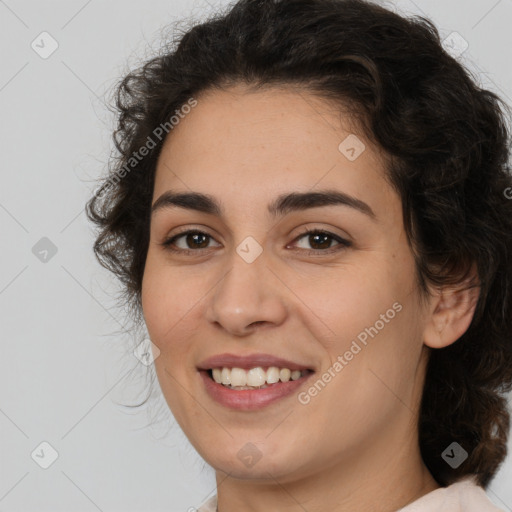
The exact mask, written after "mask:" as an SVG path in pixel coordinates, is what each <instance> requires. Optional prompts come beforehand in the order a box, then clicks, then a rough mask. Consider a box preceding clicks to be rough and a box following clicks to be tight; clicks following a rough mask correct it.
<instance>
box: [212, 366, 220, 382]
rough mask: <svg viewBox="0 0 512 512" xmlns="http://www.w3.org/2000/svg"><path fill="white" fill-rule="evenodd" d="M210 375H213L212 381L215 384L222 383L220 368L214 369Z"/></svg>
mask: <svg viewBox="0 0 512 512" xmlns="http://www.w3.org/2000/svg"><path fill="white" fill-rule="evenodd" d="M212 374H213V380H214V381H215V382H216V383H217V384H221V383H222V370H221V369H220V368H214V369H213V372H212Z"/></svg>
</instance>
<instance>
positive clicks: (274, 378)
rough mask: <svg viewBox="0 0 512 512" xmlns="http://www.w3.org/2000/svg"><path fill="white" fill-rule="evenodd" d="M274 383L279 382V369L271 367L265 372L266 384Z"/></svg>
mask: <svg viewBox="0 0 512 512" xmlns="http://www.w3.org/2000/svg"><path fill="white" fill-rule="evenodd" d="M276 382H279V368H277V367H276V366H271V367H270V368H269V369H268V370H267V383H268V384H275V383H276Z"/></svg>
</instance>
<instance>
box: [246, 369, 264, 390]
mask: <svg viewBox="0 0 512 512" xmlns="http://www.w3.org/2000/svg"><path fill="white" fill-rule="evenodd" d="M266 378H267V372H266V371H265V370H264V369H263V368H261V367H259V366H258V368H251V369H250V370H249V371H248V372H247V385H248V386H254V387H259V386H263V384H265V380H266Z"/></svg>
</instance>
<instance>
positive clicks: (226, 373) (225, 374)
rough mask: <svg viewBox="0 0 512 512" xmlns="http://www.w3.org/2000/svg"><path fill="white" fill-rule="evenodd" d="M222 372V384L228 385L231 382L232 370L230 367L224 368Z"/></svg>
mask: <svg viewBox="0 0 512 512" xmlns="http://www.w3.org/2000/svg"><path fill="white" fill-rule="evenodd" d="M220 374H221V379H222V384H224V385H225V386H227V385H228V384H231V371H230V370H229V368H222V371H221V373H220Z"/></svg>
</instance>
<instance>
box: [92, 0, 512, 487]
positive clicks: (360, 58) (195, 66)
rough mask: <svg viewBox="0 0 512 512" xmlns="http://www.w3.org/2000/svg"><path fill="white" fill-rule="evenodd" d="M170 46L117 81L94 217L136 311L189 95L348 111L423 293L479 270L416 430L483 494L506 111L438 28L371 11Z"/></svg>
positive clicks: (287, 13) (506, 382) (429, 452)
mask: <svg viewBox="0 0 512 512" xmlns="http://www.w3.org/2000/svg"><path fill="white" fill-rule="evenodd" d="M170 41H171V42H169V43H168V44H165V45H164V46H163V48H162V50H161V52H160V53H159V54H158V55H157V56H156V57H154V58H152V59H151V60H149V61H147V62H146V63H145V64H143V65H142V66H141V67H140V68H139V69H137V70H135V71H132V72H130V73H129V74H128V75H127V76H126V77H125V78H124V79H122V81H121V82H120V83H119V84H118V85H117V87H116V89H115V104H116V107H115V111H116V112H117V113H118V126H117V129H116V131H115V133H114V141H115V147H116V150H117V152H118V154H116V156H115V157H112V159H111V161H110V167H109V174H108V176H107V177H105V178H104V179H103V181H102V184H101V186H100V188H99V189H98V190H97V192H96V193H95V194H94V196H93V197H92V198H91V199H90V200H89V201H88V203H87V207H86V212H87V215H88V217H89V219H90V220H91V221H92V222H93V223H94V224H95V225H96V228H97V230H98V231H97V239H96V242H95V245H94V251H95V253H96V256H97V257H98V259H99V261H100V262H101V264H102V265H103V266H104V267H106V268H108V269H109V270H111V271H112V272H114V273H115V274H116V275H117V276H118V278H119V279H120V280H121V283H122V285H123V286H122V289H123V290H124V291H123V298H124V299H126V304H130V305H131V306H132V307H133V308H134V310H135V311H139V312H140V310H141V283H142V277H143V274H144V265H145V260H146V254H147V249H148V243H149V225H150V208H151V200H152V193H153V186H154V176H155V168H156V162H157V158H158V156H159V153H160V150H161V148H162V145H163V141H164V140H165V136H164V137H162V136H161V135H160V136H159V137H158V136H155V134H157V133H160V132H162V129H160V132H158V131H155V128H157V127H162V126H165V127H166V129H165V131H166V133H167V132H170V131H171V129H172V126H170V123H169V118H170V117H171V116H172V115H173V113H175V112H176V113H179V112H180V109H181V108H182V107H183V105H185V104H186V103H187V102H190V99H191V98H194V97H195V98H198V97H199V96H200V94H201V93H202V92H207V91H208V90H212V89H215V88H219V89H224V88H226V87H229V86H231V85H237V84H245V85H246V86H247V87H252V88H262V87H266V86H282V87H295V88H297V90H299V91H306V92H309V93H313V94H316V95H317V96H319V97H321V98H324V99H325V100H328V101H331V102H332V103H333V105H338V107H339V109H340V112H341V111H342V110H343V111H344V112H346V111H347V109H349V110H350V112H351V113H353V115H354V116H356V119H357V120H358V121H359V122H360V123H361V127H362V128H363V129H364V131H365V133H366V135H367V136H368V137H369V139H370V140H372V141H373V142H375V143H376V144H377V145H378V146H380V147H381V148H382V149H383V151H384V154H385V155H386V156H387V159H388V161H387V163H386V172H387V175H386V178H387V179H388V180H389V182H390V184H391V185H392V186H393V187H395V189H396V190H397V191H398V192H399V194H400V197H401V200H402V205H403V219H404V226H405V230H406V233H407V236H408V240H409V244H410V246H411V249H412V250H413V253H414V256H415V260H416V267H417V275H418V283H419V286H420V289H421V290H422V294H423V296H428V295H425V294H428V289H427V284H428V283H430V284H432V285H434V286H443V285H450V284H457V283H461V282H462V281H463V280H464V279H465V278H466V277H467V276H468V273H469V271H470V269H471V268H474V269H476V270H477V275H478V285H479V286H480V294H479V299H478V303H477V307H476V310H475V315H474V317H473V321H472V323H471V325H470V327H469V328H468V330H467V331H466V332H465V333H464V335H463V336H461V337H460V339H459V340H457V341H456V342H455V343H453V344H452V345H450V346H448V347H446V348H442V349H431V350H430V358H429V362H428V367H427V374H426V379H425V385H424V391H423V396H422V401H421V409H420V415H419V424H418V430H419V443H420V449H421V454H422V457H423V460H424V462H425V464H426V466H427V467H428V469H429V470H430V472H431V473H432V475H433V476H434V478H435V479H436V480H437V482H438V483H439V484H440V485H441V486H447V485H449V484H451V483H453V482H454V481H456V480H458V479H460V478H461V477H463V476H465V475H470V474H473V475H476V480H477V482H478V483H479V485H481V486H482V487H484V488H486V487H487V485H488V484H489V482H490V480H491V479H492V478H493V476H494V475H495V473H496V472H497V470H498V468H499V466H500V464H501V463H502V462H503V460H504V459H505V457H506V454H507V447H506V444H507V437H508V433H509V425H510V412H509V410H508V404H507V399H506V393H508V392H509V391H510V390H511V388H512V339H511V334H510V329H511V328H512V296H511V293H512V265H511V264H510V260H509V257H510V256H511V255H512V200H510V198H511V197H512V178H511V175H510V173H509V168H508V166H507V163H508V161H509V157H510V147H511V146H510V131H509V128H508V125H507V122H508V120H509V118H508V117H507V116H508V115H509V114H510V109H509V107H508V106H507V105H506V104H505V103H504V102H503V101H502V100H501V99H500V98H499V97H498V96H497V95H496V94H494V93H492V92H490V91H488V90H485V89H482V88H480V87H478V86H477V85H476V83H475V82H476V81H475V80H474V78H472V77H471V75H470V74H469V72H468V71H467V70H465V68H464V67H463V66H462V65H461V64H460V63H459V62H458V61H457V60H456V59H455V58H453V57H452V56H450V54H448V53H447V52H446V51H445V50H444V49H443V45H442V43H441V40H440V36H439V33H438V31H437V29H436V28H435V27H434V25H433V24H432V22H430V21H429V20H428V19H425V18H423V17H420V16H414V17H410V18H406V17H403V16H400V15H398V14H396V13H393V12H391V11H389V10H387V9H385V8H383V7H380V6H377V5H375V4H373V3H370V2H368V1H365V0H286V1H280V0H240V1H238V2H237V3H235V4H234V5H231V6H229V8H228V9H227V10H226V11H225V12H222V13H217V14H216V15H214V16H212V17H211V18H210V19H208V20H206V21H204V22H201V23H196V24H195V25H194V26H192V27H191V28H188V29H187V30H185V31H184V32H182V33H181V34H179V35H175V36H174V37H171V38H170ZM166 123H167V124H166ZM170 136H172V133H171V135H170ZM150 140H151V144H150V143H149V141H150ZM143 147H146V148H147V149H146V151H144V152H142V151H139V150H140V149H141V148H143ZM139 152H140V153H141V154H143V153H145V155H144V157H139ZM134 155H135V156H137V158H135V157H134ZM473 286H475V283H473ZM453 441H457V442H458V443H459V444H460V445H461V446H462V447H463V448H464V449H465V450H466V451H467V452H468V454H469V457H468V459H467V460H466V461H465V462H464V463H463V464H462V465H461V466H459V467H458V468H457V469H452V468H451V467H450V466H449V465H448V464H446V463H445V462H444V460H443V459H442V457H441V454H442V452H443V451H444V449H445V448H446V447H448V446H449V445H450V444H451V443H452V442H453Z"/></svg>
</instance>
